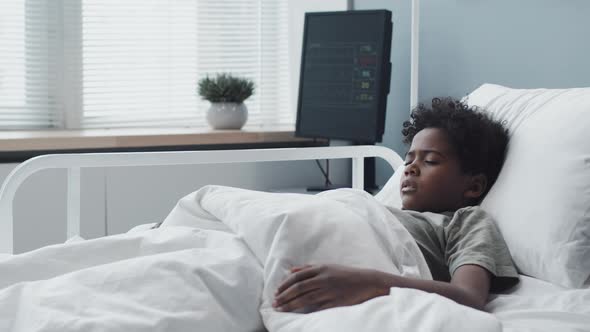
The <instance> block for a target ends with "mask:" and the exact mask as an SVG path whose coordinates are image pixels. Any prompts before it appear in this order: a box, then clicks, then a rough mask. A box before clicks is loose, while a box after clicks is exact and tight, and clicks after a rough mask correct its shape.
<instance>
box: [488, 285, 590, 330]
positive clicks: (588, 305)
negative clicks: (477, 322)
mask: <svg viewBox="0 0 590 332" xmlns="http://www.w3.org/2000/svg"><path fill="white" fill-rule="evenodd" d="M486 310H488V311H489V312H491V313H493V314H494V315H495V316H496V317H497V318H499V319H500V321H501V322H502V326H503V331H504V332H545V331H547V332H549V331H551V332H553V331H560V332H561V331H563V332H569V331H572V332H573V331H576V332H577V331H580V332H581V331H590V289H566V288H563V287H561V286H557V285H553V284H551V283H548V282H546V281H543V280H539V279H535V278H531V277H528V276H522V275H521V282H520V283H519V285H517V286H515V287H514V288H513V289H511V290H510V291H508V292H506V293H503V294H494V295H492V296H491V301H490V302H489V303H488V305H487V306H486Z"/></svg>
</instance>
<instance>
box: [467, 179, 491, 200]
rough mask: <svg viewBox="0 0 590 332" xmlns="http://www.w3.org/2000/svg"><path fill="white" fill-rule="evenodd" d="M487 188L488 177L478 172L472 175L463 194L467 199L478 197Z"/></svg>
mask: <svg viewBox="0 0 590 332" xmlns="http://www.w3.org/2000/svg"><path fill="white" fill-rule="evenodd" d="M487 188H488V178H487V177H486V176H485V175H484V174H482V173H480V174H477V175H472V176H471V177H470V179H469V183H468V184H467V189H466V190H465V193H464V194H463V196H464V197H465V198H468V199H480V198H481V196H482V195H483V193H484V192H485V191H486V189H487Z"/></svg>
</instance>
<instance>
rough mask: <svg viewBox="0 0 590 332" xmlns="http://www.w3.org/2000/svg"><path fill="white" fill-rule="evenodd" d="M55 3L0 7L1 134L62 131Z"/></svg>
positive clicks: (38, 1) (9, 3)
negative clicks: (5, 131) (59, 128)
mask: <svg viewBox="0 0 590 332" xmlns="http://www.w3.org/2000/svg"><path fill="white" fill-rule="evenodd" d="M56 3H57V1H44V0H27V1H25V0H20V1H11V0H8V1H6V0H5V1H2V2H1V3H0V128H3V129H19V128H47V127H55V126H59V123H60V121H61V119H60V113H59V110H60V107H61V105H60V99H59V97H58V96H59V94H60V90H59V87H58V85H57V84H55V82H58V81H59V80H60V78H59V75H60V73H59V70H58V66H59V64H58V54H57V53H58V51H59V49H60V47H58V45H59V43H60V35H59V32H58V31H57V30H56V28H55V27H56V22H55V20H56V19H57V15H55V14H56V13H57V12H58V10H57V9H58V8H57V7H56ZM25 13H26V14H27V15H25Z"/></svg>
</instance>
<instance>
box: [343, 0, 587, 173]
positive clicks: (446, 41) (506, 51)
mask: <svg viewBox="0 0 590 332" xmlns="http://www.w3.org/2000/svg"><path fill="white" fill-rule="evenodd" d="M410 6H411V0H405V1H397V0H395V1H394V0H379V1H378V0H355V2H354V7H355V9H369V8H371V9H376V8H385V9H389V10H392V11H393V13H394V25H395V27H394V30H395V31H394V37H393V49H392V63H393V66H394V72H393V73H394V74H393V79H392V89H391V95H390V97H389V100H388V110H387V122H386V135H385V138H384V142H383V144H384V145H386V146H388V147H391V148H393V149H395V150H398V151H401V152H402V153H404V152H405V147H404V146H403V144H402V143H401V135H400V134H399V132H400V129H401V123H402V122H403V120H404V119H405V118H406V117H407V112H408V107H409V86H410V77H409V66H410V40H409V34H410V9H411V7H410ZM420 9H421V16H420V29H421V30H420V88H419V98H420V101H422V102H427V101H429V100H430V99H431V98H432V97H435V96H454V97H462V96H464V95H466V94H467V93H469V92H470V91H472V90H473V89H475V88H477V87H478V86H479V85H481V84H483V83H486V82H489V83H497V84H503V85H507V86H511V87H515V88H537V87H546V88H565V87H579V86H590V19H589V15H590V1H588V0H518V1H514V0H422V1H421V8H420ZM377 172H378V173H377V179H378V182H383V181H384V179H386V178H387V177H388V176H389V175H390V174H391V173H390V171H389V170H387V169H386V168H385V167H383V166H382V165H380V167H378V170H377Z"/></svg>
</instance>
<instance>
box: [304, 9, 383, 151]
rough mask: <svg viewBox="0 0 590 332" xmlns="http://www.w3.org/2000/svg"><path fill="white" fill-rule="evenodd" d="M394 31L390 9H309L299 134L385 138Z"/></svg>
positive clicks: (364, 139) (356, 139)
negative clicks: (342, 10) (317, 11)
mask: <svg viewBox="0 0 590 332" xmlns="http://www.w3.org/2000/svg"><path fill="white" fill-rule="evenodd" d="M392 29H393V23H392V22H391V12H390V11H387V10H369V11H344V12H320V13H306V15H305V26H304V33H303V50H302V57H301V72H300V77H299V99H298V104H297V123H296V135H297V136H300V137H314V138H328V139H330V138H334V139H346V140H351V141H354V142H357V143H374V142H380V141H381V139H382V136H383V132H384V129H385V109H386V103H387V94H388V93H389V82H390V76H391V75H390V73H391V63H390V52H391V34H392Z"/></svg>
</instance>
